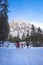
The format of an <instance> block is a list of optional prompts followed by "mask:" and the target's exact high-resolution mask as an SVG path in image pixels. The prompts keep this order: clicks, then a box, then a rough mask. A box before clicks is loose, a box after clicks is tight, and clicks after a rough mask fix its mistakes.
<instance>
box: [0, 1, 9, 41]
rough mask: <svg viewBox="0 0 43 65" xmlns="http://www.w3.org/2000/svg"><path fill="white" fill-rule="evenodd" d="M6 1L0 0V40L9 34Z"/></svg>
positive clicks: (4, 39)
mask: <svg viewBox="0 0 43 65" xmlns="http://www.w3.org/2000/svg"><path fill="white" fill-rule="evenodd" d="M7 12H8V2H7V0H0V41H6V40H7V39H8V35H9V30H10V29H9V24H8V16H7Z"/></svg>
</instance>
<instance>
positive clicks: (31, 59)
mask: <svg viewBox="0 0 43 65" xmlns="http://www.w3.org/2000/svg"><path fill="white" fill-rule="evenodd" d="M0 65H43V47H39V48H38V47H37V48H35V47H34V48H33V47H32V48H27V49H13V48H10V49H9V48H1V47H0Z"/></svg>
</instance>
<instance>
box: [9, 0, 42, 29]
mask: <svg viewBox="0 0 43 65" xmlns="http://www.w3.org/2000/svg"><path fill="white" fill-rule="evenodd" d="M8 4H9V11H10V12H9V13H8V16H9V21H11V20H13V19H14V20H15V19H23V20H26V21H28V22H29V21H30V22H31V23H32V22H33V23H36V25H37V24H39V26H40V24H41V27H42V26H43V0H8ZM42 28H43V27H42Z"/></svg>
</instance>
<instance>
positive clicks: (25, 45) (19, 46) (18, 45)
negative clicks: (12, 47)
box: [16, 43, 29, 48]
mask: <svg viewBox="0 0 43 65" xmlns="http://www.w3.org/2000/svg"><path fill="white" fill-rule="evenodd" d="M16 47H17V48H24V47H25V48H28V47H29V44H23V43H21V44H20V43H16Z"/></svg>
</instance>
